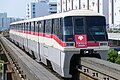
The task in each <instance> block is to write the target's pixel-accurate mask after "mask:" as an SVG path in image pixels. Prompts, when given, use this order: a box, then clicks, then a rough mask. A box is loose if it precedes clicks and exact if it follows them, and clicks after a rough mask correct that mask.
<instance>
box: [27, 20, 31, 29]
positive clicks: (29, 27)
mask: <svg viewBox="0 0 120 80" xmlns="http://www.w3.org/2000/svg"><path fill="white" fill-rule="evenodd" d="M28 31H31V22H29V23H28Z"/></svg>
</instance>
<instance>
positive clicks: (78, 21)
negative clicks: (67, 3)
mask: <svg viewBox="0 0 120 80" xmlns="http://www.w3.org/2000/svg"><path fill="white" fill-rule="evenodd" d="M83 26H84V18H83V17H74V33H75V34H83V33H84V27H83Z"/></svg>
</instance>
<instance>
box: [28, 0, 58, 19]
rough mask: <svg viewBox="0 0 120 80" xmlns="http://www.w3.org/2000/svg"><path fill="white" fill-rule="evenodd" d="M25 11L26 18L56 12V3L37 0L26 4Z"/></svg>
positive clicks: (47, 0)
mask: <svg viewBox="0 0 120 80" xmlns="http://www.w3.org/2000/svg"><path fill="white" fill-rule="evenodd" d="M26 13H27V14H26V18H27V19H29V18H35V17H40V16H45V15H49V14H53V13H57V3H56V2H49V0H37V2H35V3H29V4H28V5H27V12H26Z"/></svg>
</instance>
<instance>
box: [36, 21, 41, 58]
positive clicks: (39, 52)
mask: <svg viewBox="0 0 120 80" xmlns="http://www.w3.org/2000/svg"><path fill="white" fill-rule="evenodd" d="M40 27H41V22H40V21H38V22H37V32H38V34H37V35H38V37H37V39H38V42H37V52H38V60H40V59H41V56H40V54H41V44H40Z"/></svg>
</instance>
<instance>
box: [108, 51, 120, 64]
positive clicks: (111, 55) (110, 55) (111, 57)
mask: <svg viewBox="0 0 120 80" xmlns="http://www.w3.org/2000/svg"><path fill="white" fill-rule="evenodd" d="M117 57H118V53H117V51H115V50H114V49H111V50H109V51H108V59H107V60H108V61H110V62H113V63H115V61H116V58H117Z"/></svg>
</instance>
